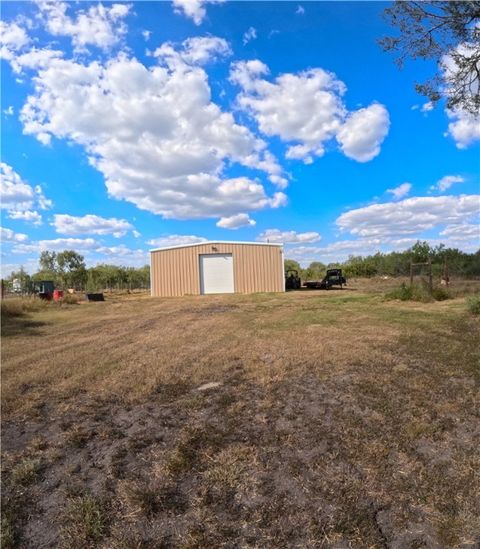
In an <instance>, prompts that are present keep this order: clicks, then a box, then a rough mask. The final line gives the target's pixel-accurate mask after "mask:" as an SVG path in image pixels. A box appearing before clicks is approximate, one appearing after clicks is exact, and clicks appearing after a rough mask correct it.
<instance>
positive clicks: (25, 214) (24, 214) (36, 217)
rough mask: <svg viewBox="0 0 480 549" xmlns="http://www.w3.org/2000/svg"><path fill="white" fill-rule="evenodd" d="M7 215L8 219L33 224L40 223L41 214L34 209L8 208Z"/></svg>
mask: <svg viewBox="0 0 480 549" xmlns="http://www.w3.org/2000/svg"><path fill="white" fill-rule="evenodd" d="M8 217H9V218H10V219H17V220H20V221H25V222H27V223H32V224H33V225H41V224H42V216H41V214H40V213H39V212H37V211H36V210H23V211H22V210H10V211H9V212H8Z"/></svg>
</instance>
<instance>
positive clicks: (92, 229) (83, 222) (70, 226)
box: [52, 214, 133, 238]
mask: <svg viewBox="0 0 480 549" xmlns="http://www.w3.org/2000/svg"><path fill="white" fill-rule="evenodd" d="M52 225H53V226H54V227H55V230H56V231H57V233H60V234H69V235H77V234H98V235H107V234H111V235H113V236H114V237H116V238H120V237H121V236H124V235H125V234H126V233H127V231H131V230H133V227H132V225H131V224H130V223H129V222H128V221H126V220H125V219H117V218H116V217H111V218H108V219H107V218H105V217H100V216H98V215H92V214H89V215H84V216H82V217H76V216H73V215H68V214H55V216H54V221H53V223H52Z"/></svg>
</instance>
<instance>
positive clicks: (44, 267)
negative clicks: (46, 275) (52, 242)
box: [38, 250, 57, 273]
mask: <svg viewBox="0 0 480 549" xmlns="http://www.w3.org/2000/svg"><path fill="white" fill-rule="evenodd" d="M56 261H57V254H56V253H55V252H49V251H48V250H44V251H43V252H41V253H40V259H39V260H38V264H39V265H40V270H41V271H49V272H52V273H53V272H55V270H56V267H57V264H56Z"/></svg>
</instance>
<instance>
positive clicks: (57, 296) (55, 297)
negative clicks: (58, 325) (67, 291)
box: [53, 290, 63, 301]
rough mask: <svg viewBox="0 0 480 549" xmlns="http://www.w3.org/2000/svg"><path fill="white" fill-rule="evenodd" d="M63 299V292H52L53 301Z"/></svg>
mask: <svg viewBox="0 0 480 549" xmlns="http://www.w3.org/2000/svg"><path fill="white" fill-rule="evenodd" d="M62 298H63V290H53V301H60V300H61V299H62Z"/></svg>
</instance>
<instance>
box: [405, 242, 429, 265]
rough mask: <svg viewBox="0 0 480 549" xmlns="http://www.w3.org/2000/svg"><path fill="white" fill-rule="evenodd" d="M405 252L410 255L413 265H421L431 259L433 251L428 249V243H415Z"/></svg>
mask: <svg viewBox="0 0 480 549" xmlns="http://www.w3.org/2000/svg"><path fill="white" fill-rule="evenodd" d="M407 252H408V253H409V254H410V257H411V260H412V261H413V262H415V263H422V262H426V261H428V259H429V258H430V259H432V258H433V256H434V253H435V251H434V249H433V248H431V247H430V244H429V243H428V242H420V240H417V242H416V243H415V244H414V245H413V246H412V247H411V248H410V249H409V250H407Z"/></svg>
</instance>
